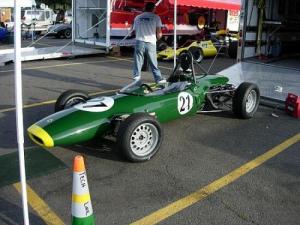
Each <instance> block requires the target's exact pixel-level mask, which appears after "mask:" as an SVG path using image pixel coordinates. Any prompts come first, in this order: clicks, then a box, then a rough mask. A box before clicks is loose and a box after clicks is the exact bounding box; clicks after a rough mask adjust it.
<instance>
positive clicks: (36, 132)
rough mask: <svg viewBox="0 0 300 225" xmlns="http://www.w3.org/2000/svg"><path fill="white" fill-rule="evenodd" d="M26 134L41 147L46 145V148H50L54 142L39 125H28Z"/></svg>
mask: <svg viewBox="0 0 300 225" xmlns="http://www.w3.org/2000/svg"><path fill="white" fill-rule="evenodd" d="M27 132H28V135H29V137H30V139H31V140H32V141H33V142H34V143H36V144H38V145H40V146H42V147H47V148H51V147H53V146H54V142H53V139H52V138H51V136H50V135H49V134H48V133H47V132H46V131H45V130H44V129H43V128H41V127H39V126H38V125H36V124H33V125H32V126H30V127H29V128H28V129H27Z"/></svg>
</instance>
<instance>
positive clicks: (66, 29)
mask: <svg viewBox="0 0 300 225" xmlns="http://www.w3.org/2000/svg"><path fill="white" fill-rule="evenodd" d="M47 35H48V36H55V37H56V38H61V37H63V38H68V39H70V38H72V24H70V23H58V24H55V25H52V26H50V27H49V29H48V34H47Z"/></svg>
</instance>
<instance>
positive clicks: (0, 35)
mask: <svg viewBox="0 0 300 225" xmlns="http://www.w3.org/2000/svg"><path fill="white" fill-rule="evenodd" d="M7 36H8V31H7V28H5V27H0V41H1V42H2V41H5V40H6V39H7Z"/></svg>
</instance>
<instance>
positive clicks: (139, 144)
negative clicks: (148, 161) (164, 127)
mask: <svg viewBox="0 0 300 225" xmlns="http://www.w3.org/2000/svg"><path fill="white" fill-rule="evenodd" d="M158 136H159V134H158V129H157V128H156V127H155V126H154V125H153V124H151V123H143V124H140V125H139V126H138V127H137V128H136V129H135V130H134V131H133V132H132V134H131V137H130V148H131V150H132V152H133V153H134V154H135V155H137V156H146V155H148V154H149V153H151V152H152V151H153V150H154V149H155V147H156V146H157V143H158Z"/></svg>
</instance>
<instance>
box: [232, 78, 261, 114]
mask: <svg viewBox="0 0 300 225" xmlns="http://www.w3.org/2000/svg"><path fill="white" fill-rule="evenodd" d="M259 99H260V93H259V89H258V87H257V85H256V84H253V83H248V82H244V83H242V84H240V86H239V87H238V88H237V89H236V91H235V94H234V96H233V100H232V109H233V112H234V113H235V114H236V115H237V116H238V117H240V118H243V119H248V118H251V117H253V116H254V114H255V113H256V111H257V108H258V105H259Z"/></svg>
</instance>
